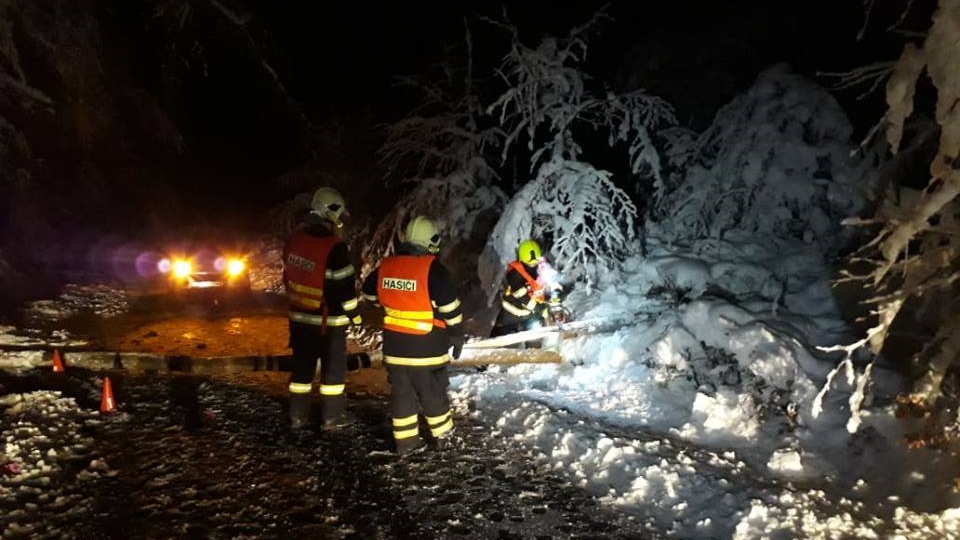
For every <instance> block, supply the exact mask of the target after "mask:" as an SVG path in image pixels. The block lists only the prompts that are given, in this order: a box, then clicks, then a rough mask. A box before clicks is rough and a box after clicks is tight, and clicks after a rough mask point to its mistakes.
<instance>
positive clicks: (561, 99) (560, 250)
mask: <svg viewBox="0 0 960 540" xmlns="http://www.w3.org/2000/svg"><path fill="white" fill-rule="evenodd" d="M603 18H605V15H604V14H603V13H599V14H597V15H596V16H595V17H594V18H593V19H591V20H590V21H589V22H588V23H586V24H585V25H583V26H580V27H577V28H574V29H573V30H572V31H571V32H570V33H569V35H567V36H565V37H562V38H557V37H546V38H544V39H542V40H541V41H540V42H539V43H538V44H537V45H536V46H535V47H529V46H527V45H525V44H524V43H523V42H522V41H521V40H520V38H519V35H518V31H517V29H516V28H515V27H514V26H512V25H509V24H502V26H504V27H505V28H506V29H507V30H508V31H510V33H511V36H512V42H511V48H510V51H509V53H508V54H507V56H506V58H505V59H504V61H503V65H502V66H501V68H500V71H501V75H502V77H503V80H504V82H505V83H506V84H507V85H508V89H507V90H506V91H505V92H503V94H501V95H500V97H499V98H498V99H497V100H496V101H495V102H494V103H493V104H492V105H491V106H490V107H489V108H488V110H489V111H490V112H495V113H497V114H498V116H499V120H500V123H501V125H502V126H504V128H505V129H506V131H507V138H506V144H505V146H504V149H503V153H504V158H506V157H507V154H508V153H509V152H511V151H514V152H515V151H516V150H517V149H518V147H519V146H520V145H522V144H525V146H526V149H527V151H529V152H530V159H529V167H530V172H531V173H532V176H533V178H532V179H531V180H530V181H529V183H526V182H523V181H520V182H518V183H520V184H521V185H523V184H525V185H523V187H522V189H521V190H520V191H519V193H517V195H516V196H515V197H514V198H513V200H512V201H511V202H510V204H509V205H508V206H507V208H506V209H505V211H504V212H503V215H502V217H501V219H500V221H499V222H498V223H497V226H496V228H495V229H494V231H493V234H492V235H491V237H490V240H489V241H488V243H487V246H486V247H485V249H484V254H483V255H482V256H481V260H480V268H479V272H480V279H481V282H482V283H483V284H484V286H485V287H486V289H487V290H488V291H494V290H495V289H496V284H497V283H498V281H499V279H500V277H501V274H502V271H503V267H504V265H505V264H506V263H507V262H508V261H509V260H511V259H512V258H513V257H514V250H515V249H516V246H517V244H518V243H519V241H521V240H523V239H524V238H538V239H540V240H541V241H543V242H544V243H545V244H546V246H548V247H549V248H550V252H551V254H552V258H553V259H554V261H555V263H556V265H557V266H558V267H559V269H560V270H561V271H563V272H564V274H565V276H566V279H568V280H575V279H583V280H585V281H587V282H590V281H591V280H593V279H594V278H595V277H596V272H598V271H600V270H601V269H603V268H606V267H610V266H611V265H614V264H615V263H616V262H617V261H619V260H620V258H621V255H622V254H623V253H624V252H625V251H627V250H628V249H629V248H630V245H631V241H632V240H633V238H634V236H635V227H636V221H637V217H638V210H637V206H636V205H635V204H634V202H633V201H632V200H631V199H630V197H629V195H628V194H627V193H626V192H625V191H623V189H622V188H621V187H619V185H618V183H617V182H615V181H614V179H613V177H612V174H611V173H610V172H608V171H605V170H602V169H600V168H598V167H596V166H595V165H593V164H592V163H591V162H590V160H588V159H587V158H586V157H585V154H586V152H585V151H584V148H583V147H582V140H583V139H582V138H583V137H584V136H585V135H589V136H594V137H595V136H597V135H598V134H599V135H600V136H604V137H606V139H607V143H608V145H609V146H610V147H611V148H619V147H620V145H622V146H625V148H624V150H623V152H624V153H625V157H626V160H625V161H626V162H627V163H629V166H630V171H631V173H632V174H633V175H635V176H638V177H645V178H650V179H652V181H653V182H654V184H655V185H656V186H658V187H659V186H661V185H662V177H661V163H660V154H659V152H658V150H657V148H656V147H655V145H654V143H653V133H654V132H655V131H656V130H657V129H659V128H662V127H667V126H669V125H672V124H675V122H676V121H675V118H674V114H673V110H672V108H671V107H670V106H669V105H668V104H667V103H665V102H664V101H663V100H661V99H659V98H657V97H654V96H650V95H648V94H646V93H644V92H642V91H637V92H630V93H627V94H619V95H618V94H614V93H613V92H610V91H609V90H607V89H606V88H605V86H604V85H603V84H602V83H601V82H600V81H597V80H595V79H593V78H591V77H590V76H588V75H587V74H586V73H584V72H583V70H582V68H581V64H582V62H583V61H584V60H585V58H586V54H587V45H588V34H589V33H590V31H591V29H592V28H593V27H594V25H595V24H596V23H597V22H598V21H599V20H602V19H603Z"/></svg>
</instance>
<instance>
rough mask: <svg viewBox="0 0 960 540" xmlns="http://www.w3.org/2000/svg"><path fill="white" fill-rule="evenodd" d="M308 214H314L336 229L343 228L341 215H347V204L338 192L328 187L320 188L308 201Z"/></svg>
mask: <svg viewBox="0 0 960 540" xmlns="http://www.w3.org/2000/svg"><path fill="white" fill-rule="evenodd" d="M310 212H311V213H313V214H316V215H318V216H320V217H322V218H323V219H326V220H327V221H329V222H330V223H333V226H334V227H337V228H338V229H339V228H340V227H343V219H342V218H343V215H344V214H346V213H347V204H346V203H345V202H344V201H343V196H341V195H340V192H339V191H337V190H335V189H333V188H328V187H322V188H320V189H318V190H317V191H316V192H314V194H313V199H312V200H311V201H310Z"/></svg>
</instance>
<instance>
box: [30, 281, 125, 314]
mask: <svg viewBox="0 0 960 540" xmlns="http://www.w3.org/2000/svg"><path fill="white" fill-rule="evenodd" d="M129 309H130V300H129V298H128V296H127V293H126V292H125V291H123V290H119V289H115V288H113V287H110V286H107V285H77V284H72V283H71V284H68V285H66V286H65V287H64V288H63V292H61V293H60V297H59V298H58V299H56V300H37V301H35V302H31V303H30V304H29V305H28V306H27V308H26V314H27V316H29V317H33V318H37V319H41V320H48V321H57V320H63V319H67V318H69V317H72V316H74V315H78V314H80V313H92V314H94V315H99V316H101V317H116V316H118V315H122V314H123V313H126V312H127V311H128V310H129Z"/></svg>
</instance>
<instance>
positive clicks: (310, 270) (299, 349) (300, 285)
mask: <svg viewBox="0 0 960 540" xmlns="http://www.w3.org/2000/svg"><path fill="white" fill-rule="evenodd" d="M346 214H347V208H346V203H345V202H344V200H343V197H342V196H341V195H340V193H338V192H337V191H336V190H335V189H332V188H328V187H323V188H320V189H318V190H317V191H316V192H315V193H314V194H313V198H312V200H311V202H310V211H309V213H308V214H306V216H305V217H304V218H303V222H302V223H301V225H300V226H299V227H298V228H297V229H296V230H295V231H294V232H293V233H292V234H291V235H290V236H289V238H288V239H287V241H286V245H285V246H284V252H283V278H284V284H285V285H286V291H287V298H288V300H289V304H290V305H289V319H290V321H289V327H290V348H291V349H293V368H292V370H291V374H290V383H289V387H288V390H289V395H290V408H289V415H290V425H291V427H292V428H294V429H299V428H303V427H306V426H308V425H309V423H310V408H311V407H310V404H311V394H312V392H313V380H314V375H315V374H316V370H317V361H318V360H319V361H320V388H319V393H320V405H321V409H320V410H321V421H322V426H323V427H324V428H332V427H337V426H339V425H342V424H344V423H345V420H344V416H343V412H344V408H345V405H346V396H345V394H344V388H345V384H344V381H345V379H346V371H347V359H346V344H347V327H348V326H349V325H351V324H352V325H357V326H359V325H360V324H361V322H362V321H361V318H360V313H359V311H358V308H359V306H358V303H359V300H358V298H357V294H356V290H355V286H354V268H353V264H352V263H351V259H350V254H349V252H348V249H347V245H346V244H345V243H344V242H343V241H342V240H341V239H340V236H339V233H340V232H341V231H342V229H343V218H344V216H345V215H346Z"/></svg>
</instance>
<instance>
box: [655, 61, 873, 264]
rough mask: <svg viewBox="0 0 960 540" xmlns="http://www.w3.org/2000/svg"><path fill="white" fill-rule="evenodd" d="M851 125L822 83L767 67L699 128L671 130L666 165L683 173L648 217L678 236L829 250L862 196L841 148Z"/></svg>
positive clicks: (845, 145)
mask: <svg viewBox="0 0 960 540" xmlns="http://www.w3.org/2000/svg"><path fill="white" fill-rule="evenodd" d="M851 132H852V128H851V126H850V122H849V121H848V120H847V117H846V115H845V114H844V113H843V110H842V109H841V108H840V105H839V104H838V103H837V102H836V100H835V99H834V98H833V97H832V96H831V95H830V94H829V93H828V92H827V91H826V90H824V89H823V88H822V87H820V86H819V85H817V84H815V83H813V82H811V81H809V80H807V79H805V78H804V77H802V76H799V75H795V74H792V73H790V71H789V69H788V68H787V67H786V66H783V65H778V66H774V67H773V68H770V69H768V70H767V71H765V72H764V73H762V74H761V75H760V76H759V77H758V78H757V80H756V82H755V83H754V85H753V86H752V87H751V88H750V89H749V90H748V91H747V92H746V93H744V94H742V95H741V96H739V97H737V98H736V99H734V100H733V101H732V102H730V103H729V104H728V105H726V106H724V107H723V108H722V109H721V110H720V111H719V112H718V113H717V115H716V118H715V119H714V122H713V124H712V125H711V126H710V128H708V129H707V130H706V131H704V132H703V133H701V134H700V135H699V136H697V137H695V138H691V137H690V134H689V133H688V132H677V133H674V132H671V133H670V135H671V136H670V138H669V139H668V141H669V142H670V143H671V144H670V145H669V146H668V150H669V154H668V155H669V156H671V164H672V165H673V166H674V167H675V168H679V169H680V170H681V171H683V172H684V174H682V176H681V179H680V180H679V181H678V182H676V185H672V184H673V182H670V184H671V185H670V187H669V191H668V193H667V194H666V195H665V196H663V197H661V198H660V200H659V203H658V204H657V206H656V208H655V209H654V211H653V214H652V217H653V219H655V220H657V221H660V222H661V227H660V228H661V229H662V232H663V234H664V235H666V236H667V237H672V238H673V239H674V240H677V241H680V242H685V241H689V240H692V239H698V238H717V239H719V238H723V237H724V235H726V234H729V233H736V232H740V233H744V234H749V235H751V236H760V237H763V236H767V237H771V238H796V239H801V240H804V241H806V242H808V243H811V244H812V245H817V246H818V247H820V248H821V249H822V250H823V251H824V252H825V253H828V254H830V253H833V254H835V253H837V251H838V249H839V248H840V247H842V243H843V238H842V236H841V235H840V234H838V233H839V231H840V230H841V229H842V227H841V221H842V220H843V219H844V218H846V217H848V216H851V215H856V214H857V213H858V212H859V211H860V210H861V209H862V208H863V205H864V203H865V201H866V192H865V191H864V189H863V187H862V184H861V183H860V182H859V180H860V176H861V175H860V174H859V171H857V170H856V169H855V168H854V166H855V163H854V161H853V160H851V159H850V157H849V156H848V140H849V137H850V135H851Z"/></svg>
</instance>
